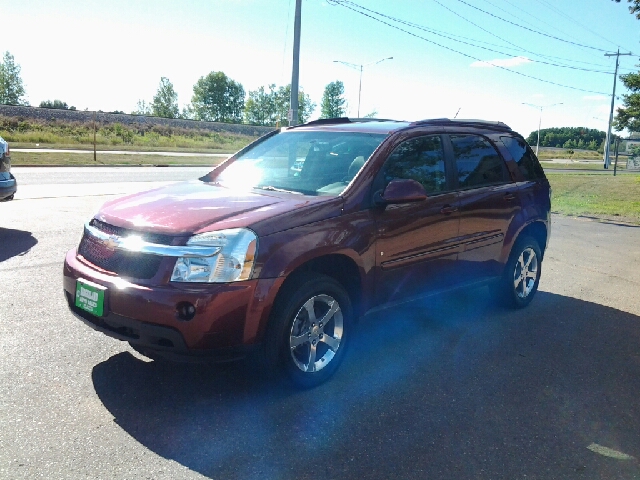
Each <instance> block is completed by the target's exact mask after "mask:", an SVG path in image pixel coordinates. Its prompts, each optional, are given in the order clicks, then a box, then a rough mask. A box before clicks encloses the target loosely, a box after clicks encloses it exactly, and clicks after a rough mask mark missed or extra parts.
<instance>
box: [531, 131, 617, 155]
mask: <svg viewBox="0 0 640 480" xmlns="http://www.w3.org/2000/svg"><path fill="white" fill-rule="evenodd" d="M606 136H607V134H606V132H603V131H601V130H596V129H594V128H584V127H560V128H543V129H541V130H540V146H541V147H558V148H580V149H584V150H594V151H596V150H599V149H600V148H601V146H602V145H603V142H604V140H605V138H606ZM537 140H538V131H537V130H536V131H533V132H531V133H530V134H529V136H528V137H527V142H529V144H531V145H535V144H536V142H537Z"/></svg>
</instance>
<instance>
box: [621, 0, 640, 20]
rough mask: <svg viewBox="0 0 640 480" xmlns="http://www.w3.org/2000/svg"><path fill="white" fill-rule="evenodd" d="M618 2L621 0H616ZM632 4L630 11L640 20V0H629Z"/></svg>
mask: <svg viewBox="0 0 640 480" xmlns="http://www.w3.org/2000/svg"><path fill="white" fill-rule="evenodd" d="M615 2H616V3H620V0H615ZM628 2H629V3H631V4H632V5H630V6H629V13H631V14H634V15H635V16H636V18H637V19H638V20H640V0H628Z"/></svg>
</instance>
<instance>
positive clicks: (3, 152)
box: [0, 137, 18, 202]
mask: <svg viewBox="0 0 640 480" xmlns="http://www.w3.org/2000/svg"><path fill="white" fill-rule="evenodd" d="M17 190H18V183H17V182H16V178H15V177H14V176H13V175H12V174H11V152H10V150H9V144H8V143H7V142H5V141H4V139H3V138H2V137H0V202H4V201H7V200H13V197H14V195H15V193H16V191H17Z"/></svg>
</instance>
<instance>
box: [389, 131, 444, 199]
mask: <svg viewBox="0 0 640 480" xmlns="http://www.w3.org/2000/svg"><path fill="white" fill-rule="evenodd" d="M444 168H445V167H444V152H443V150H442V140H441V139H440V137H439V136H435V135H434V136H428V137H419V138H413V139H411V140H407V141H406V142H403V143H401V144H400V145H398V146H397V147H396V149H395V150H394V151H393V153H392V154H391V155H390V156H389V159H388V160H387V162H386V164H385V166H384V184H385V187H386V186H387V184H388V183H389V182H390V181H391V180H397V179H409V180H415V181H417V182H418V183H421V184H422V186H423V187H424V189H425V191H426V192H427V193H428V194H429V193H435V192H441V191H443V190H446V188H447V177H446V175H445V169H444Z"/></svg>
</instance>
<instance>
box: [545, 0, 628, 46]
mask: <svg viewBox="0 0 640 480" xmlns="http://www.w3.org/2000/svg"><path fill="white" fill-rule="evenodd" d="M537 1H538V3H540V4H542V5H544V6H546V7H547V8H549V9H551V10H553V11H555V12H556V13H558V14H559V15H561V16H563V17H564V18H566V19H568V20H570V21H572V22H573V23H575V24H576V25H578V26H580V27H582V28H584V29H585V30H587V31H588V32H591V33H592V34H594V35H595V36H597V37H599V38H601V39H602V40H605V41H607V42H609V43H611V44H612V45H615V46H616V47H618V46H619V45H618V44H617V43H615V42H612V41H611V40H609V39H608V38H605V37H603V36H602V35H600V34H599V33H597V32H594V31H593V30H591V29H590V28H589V27H587V26H586V25H583V24H582V23H580V22H579V21H577V20H576V19H575V18H573V16H571V15H568V14H566V13H564V12H563V11H562V10H560V9H559V8H557V7H555V6H553V5H552V4H550V3H549V2H547V1H546V0H537ZM625 50H629V49H628V48H626V49H625Z"/></svg>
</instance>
